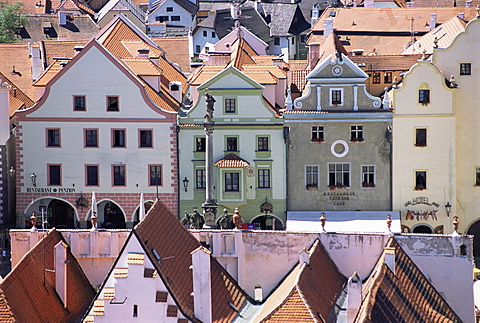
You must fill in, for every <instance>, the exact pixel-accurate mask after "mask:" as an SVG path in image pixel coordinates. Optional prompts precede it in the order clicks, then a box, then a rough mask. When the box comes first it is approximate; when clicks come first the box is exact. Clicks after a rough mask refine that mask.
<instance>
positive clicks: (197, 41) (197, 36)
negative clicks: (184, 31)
mask: <svg viewBox="0 0 480 323" xmlns="http://www.w3.org/2000/svg"><path fill="white" fill-rule="evenodd" d="M204 31H206V32H207V37H204V36H203V32H204ZM212 32H215V29H213V28H205V27H198V28H197V29H196V31H195V33H194V34H193V37H192V38H193V53H194V54H197V55H198V54H200V52H201V51H202V50H203V48H204V47H205V45H206V44H207V43H210V44H215V43H217V42H218V41H219V39H218V37H217V34H216V33H215V36H214V37H212ZM197 46H200V51H197Z"/></svg>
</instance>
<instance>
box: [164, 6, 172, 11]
mask: <svg viewBox="0 0 480 323" xmlns="http://www.w3.org/2000/svg"><path fill="white" fill-rule="evenodd" d="M165 12H173V7H167V8H165Z"/></svg>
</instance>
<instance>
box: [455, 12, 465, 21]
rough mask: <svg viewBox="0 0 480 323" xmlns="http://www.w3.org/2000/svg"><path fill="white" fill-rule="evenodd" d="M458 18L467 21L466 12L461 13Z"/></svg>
mask: <svg viewBox="0 0 480 323" xmlns="http://www.w3.org/2000/svg"><path fill="white" fill-rule="evenodd" d="M457 16H458V18H460V19H462V20H465V12H459V13H458V15H457Z"/></svg>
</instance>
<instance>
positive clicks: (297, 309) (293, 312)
mask: <svg viewBox="0 0 480 323" xmlns="http://www.w3.org/2000/svg"><path fill="white" fill-rule="evenodd" d="M262 322H265V323H269V322H291V323H295V322H316V320H315V319H314V318H313V317H312V313H310V311H309V310H308V308H307V306H306V305H305V302H304V301H303V299H302V297H301V296H300V293H299V292H298V290H297V289H296V288H294V289H292V291H291V293H290V295H288V297H287V298H285V302H284V303H283V304H282V305H281V306H280V307H278V308H277V309H276V310H275V311H274V312H272V313H271V315H270V316H268V317H267V318H265V319H264V320H262Z"/></svg>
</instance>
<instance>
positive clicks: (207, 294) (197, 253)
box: [191, 247, 212, 323]
mask: <svg viewBox="0 0 480 323" xmlns="http://www.w3.org/2000/svg"><path fill="white" fill-rule="evenodd" d="M210 253H211V251H209V250H208V249H206V248H204V247H198V248H197V249H195V250H194V251H192V253H191V255H192V269H193V273H192V275H193V308H194V314H195V317H196V318H198V319H199V320H200V321H202V322H205V323H211V322H212V278H211V273H210V261H211V260H210Z"/></svg>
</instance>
